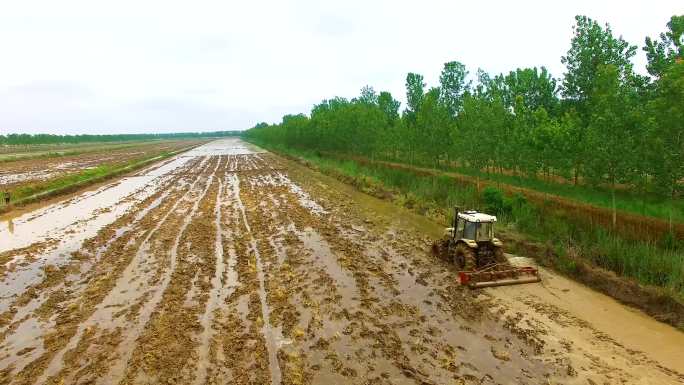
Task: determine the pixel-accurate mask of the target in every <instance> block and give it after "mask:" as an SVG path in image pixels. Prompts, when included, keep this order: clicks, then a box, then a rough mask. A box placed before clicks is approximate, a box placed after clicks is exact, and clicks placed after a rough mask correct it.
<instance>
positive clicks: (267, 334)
mask: <svg viewBox="0 0 684 385" xmlns="http://www.w3.org/2000/svg"><path fill="white" fill-rule="evenodd" d="M256 167H257V166H256V165H255V164H253V163H249V162H248V165H247V167H246V169H247V170H253V169H255V168H256ZM240 184H241V183H240V178H239V177H236V178H235V185H234V186H235V189H236V194H235V199H236V200H237V206H238V209H239V210H240V213H241V215H242V220H243V225H244V228H245V230H246V232H247V235H248V237H249V247H250V251H251V253H252V255H253V256H254V263H255V269H256V278H257V283H258V294H257V295H258V301H259V303H260V305H261V321H260V322H261V323H262V324H263V326H262V328H261V330H262V333H263V336H264V339H265V340H266V350H267V353H268V369H269V372H270V373H269V374H270V378H271V384H273V385H276V384H280V383H281V372H280V366H279V365H278V356H277V350H278V344H279V343H280V341H278V340H277V339H278V336H277V335H276V334H275V333H277V331H276V330H274V329H273V328H272V327H271V321H270V313H271V312H270V310H269V306H268V302H267V299H266V283H265V282H264V281H265V279H266V278H265V273H264V265H263V262H262V257H261V253H260V252H259V247H258V245H257V240H256V238H255V234H254V233H253V232H252V228H251V226H250V223H249V220H248V218H247V212H246V209H245V205H244V203H243V197H245V193H244V192H243V190H242V189H241V188H240ZM257 235H258V234H257ZM250 296H251V298H250V302H251V303H252V304H253V303H254V302H256V301H255V294H254V293H252V294H251V295H250Z"/></svg>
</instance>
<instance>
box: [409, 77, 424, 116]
mask: <svg viewBox="0 0 684 385" xmlns="http://www.w3.org/2000/svg"><path fill="white" fill-rule="evenodd" d="M424 88H425V83H424V82H423V75H419V74H415V73H413V72H409V73H408V75H406V103H407V104H408V110H409V111H411V112H413V113H415V112H417V111H418V110H419V109H420V106H421V104H422V103H423V95H424V93H425V91H424Z"/></svg>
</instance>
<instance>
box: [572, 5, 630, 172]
mask: <svg viewBox="0 0 684 385" xmlns="http://www.w3.org/2000/svg"><path fill="white" fill-rule="evenodd" d="M575 21H576V25H575V26H574V27H573V31H574V36H573V38H572V41H571V45H570V49H569V50H568V53H567V54H566V56H563V57H562V58H561V62H562V63H563V64H565V66H566V68H567V72H566V73H565V77H564V79H563V88H562V92H563V95H564V96H565V97H566V98H567V101H568V103H569V105H570V106H571V108H573V109H575V110H576V111H577V113H578V116H579V118H580V121H581V123H580V125H579V126H578V127H577V129H576V130H574V134H575V135H577V136H576V137H575V138H573V141H574V142H576V143H577V145H578V146H577V148H578V149H586V148H587V146H585V140H586V132H585V131H586V128H587V126H588V125H589V119H590V106H591V104H592V102H591V101H590V97H591V95H592V93H594V90H595V89H596V86H597V76H598V74H599V68H601V67H605V66H607V65H610V66H612V67H613V68H614V70H615V73H616V74H617V78H618V80H619V81H620V82H625V81H632V80H633V79H634V76H633V71H632V62H631V58H632V57H633V56H634V55H635V53H636V46H632V45H629V43H627V42H626V41H625V40H623V39H622V38H621V37H620V38H615V37H614V36H613V32H612V30H611V29H610V26H609V25H608V24H606V26H605V28H603V27H601V26H600V25H599V24H598V23H597V22H596V21H594V20H592V19H590V18H588V17H586V16H576V17H575ZM573 156H574V162H573V163H574V172H575V184H577V182H578V179H579V174H580V170H581V169H582V166H583V164H584V160H585V159H586V158H587V154H586V153H585V152H584V151H580V152H578V153H575V154H573Z"/></svg>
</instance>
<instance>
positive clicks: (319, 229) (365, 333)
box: [245, 172, 540, 383]
mask: <svg viewBox="0 0 684 385" xmlns="http://www.w3.org/2000/svg"><path fill="white" fill-rule="evenodd" d="M246 180H247V182H246V183H245V184H246V185H248V186H249V185H250V182H251V185H252V186H253V187H252V188H251V189H249V190H248V193H247V194H245V196H247V197H249V199H248V198H245V205H246V206H247V208H248V210H247V212H248V213H252V212H253V214H252V215H251V216H250V218H253V220H254V222H255V223H254V228H255V233H256V234H259V235H260V236H261V235H264V236H267V235H268V234H276V236H274V237H271V239H263V240H262V239H258V242H259V247H260V250H261V254H262V256H263V257H264V259H265V260H266V261H267V263H266V265H267V266H269V268H267V270H268V271H267V274H266V276H267V279H266V280H267V281H268V282H269V284H268V286H267V287H268V289H267V291H268V298H269V303H270V305H271V309H273V310H272V314H271V317H272V320H273V322H274V325H282V327H283V335H284V337H287V338H291V339H292V340H293V341H295V343H294V344H293V346H292V347H291V348H286V349H282V350H281V351H279V354H278V355H279V359H280V364H281V367H282V370H283V383H311V381H313V382H314V383H326V382H331V381H332V382H340V381H342V382H348V381H356V380H355V378H359V377H360V378H365V379H366V380H368V379H371V380H372V381H376V382H378V383H385V382H396V381H400V382H402V381H404V382H405V381H408V382H415V383H443V382H446V381H453V379H454V378H459V379H466V380H475V379H478V380H480V379H482V378H485V377H486V376H488V375H489V374H487V373H489V372H490V369H491V371H492V372H496V371H497V370H496V368H493V367H492V368H490V367H489V366H493V365H484V366H481V370H478V368H477V367H475V366H474V365H472V364H469V363H468V362H464V363H461V364H457V363H455V362H454V358H453V357H455V356H456V355H458V354H459V352H458V350H459V348H460V349H469V350H470V348H471V347H472V346H471V345H475V343H476V342H478V341H477V340H480V342H481V341H484V343H482V345H483V346H486V349H481V351H480V352H478V351H477V350H475V349H472V350H471V352H472V353H473V354H475V353H481V354H486V355H484V356H482V357H481V359H480V360H475V362H477V361H480V362H487V361H490V362H491V361H492V357H491V353H490V352H489V346H490V345H491V344H490V343H488V342H489V341H487V340H486V339H485V338H483V337H476V336H469V335H468V334H472V333H471V332H468V331H464V330H461V329H459V326H460V325H459V323H458V322H456V323H455V325H454V323H453V322H452V326H451V327H454V326H455V328H456V329H457V331H458V330H460V333H455V334H456V335H454V333H452V334H451V335H449V337H450V338H449V339H450V340H451V341H454V340H455V338H457V337H460V339H461V340H463V339H464V338H465V339H466V340H470V341H471V344H466V347H464V346H460V345H458V344H454V345H453V346H452V345H450V344H444V343H441V342H440V338H439V336H440V335H442V334H443V333H441V332H440V331H439V328H438V327H439V326H441V327H444V326H445V325H437V324H436V322H435V323H431V322H429V320H428V318H427V317H426V316H425V315H421V314H420V313H419V312H418V310H417V306H416V305H415V304H408V303H403V301H402V299H401V298H400V297H397V295H398V294H399V293H400V291H399V290H398V289H397V287H396V286H397V285H398V284H399V282H398V281H397V279H396V278H394V277H393V276H392V274H390V273H387V272H386V271H385V268H384V267H383V266H384V265H388V264H387V263H386V261H384V260H382V259H379V258H374V257H373V254H372V253H369V252H368V250H367V249H366V248H364V247H362V245H360V244H356V243H355V242H352V241H350V240H349V239H351V240H354V239H355V238H358V237H356V236H355V235H354V234H352V233H346V232H345V231H344V225H345V223H344V221H345V219H343V218H334V217H333V216H330V215H325V214H323V215H321V214H315V213H314V212H316V211H314V210H313V209H312V208H311V207H312V203H311V202H307V201H306V194H305V193H303V191H302V190H301V188H299V187H296V186H295V187H293V186H292V184H293V183H292V182H291V181H290V180H289V178H287V177H286V176H284V175H282V174H279V173H272V172H271V173H263V175H258V176H257V175H253V176H251V178H249V177H247V178H246ZM245 190H247V188H246V189H245ZM303 195H304V196H303ZM265 202H266V204H265ZM260 219H261V220H260ZM340 220H341V221H342V222H340ZM347 227H348V226H347ZM283 229H287V230H286V231H283ZM375 241H377V239H376V240H375ZM359 243H361V244H364V243H368V241H366V242H359ZM283 244H285V245H287V246H286V247H285V249H286V250H285V251H284V252H283V250H282V249H281V250H278V248H282V245H283ZM274 245H275V246H274ZM279 245H280V246H279ZM282 254H286V257H285V262H284V263H280V264H279V263H278V261H279V260H282V259H283V258H282V256H279V255H282ZM399 257H401V255H399ZM376 259H379V260H376ZM298 270H299V271H298ZM312 270H313V271H316V272H317V276H315V277H310V276H311V275H312V274H311V273H312ZM328 273H331V274H333V275H334V277H333V276H331V275H329V274H328ZM283 277H285V279H283ZM312 288H313V289H312ZM316 288H320V290H318V291H317V290H316ZM338 289H339V290H341V291H339V290H338ZM426 297H427V294H426ZM444 307H446V306H444ZM451 316H452V315H451V314H446V312H445V314H443V316H442V318H444V319H448V318H450V317H451ZM307 318H309V322H308V324H307V323H306V321H305V320H306V319H307ZM423 324H430V325H429V326H425V327H423V326H422V325H423ZM463 324H466V322H465V321H463ZM459 334H460V335H459ZM359 346H361V347H360V348H359ZM312 352H313V353H312ZM319 352H320V353H319ZM449 357H452V358H449ZM510 359H511V358H510V357H509V358H508V360H510ZM307 361H308V362H307ZM525 362H526V361H525V360H524V358H522V357H520V356H518V357H516V354H513V363H514V364H515V365H514V368H513V371H511V369H510V368H509V369H502V370H500V377H501V378H513V377H512V376H511V375H515V376H523V374H524V372H518V371H517V369H515V367H518V368H520V369H521V370H523V371H525V370H530V371H531V370H535V371H537V372H539V369H540V368H539V366H538V363H537V362H536V361H534V362H532V363H531V364H526V363H525ZM369 363H372V364H369ZM501 366H506V365H501ZM508 366H510V365H508ZM482 370H484V372H482ZM455 372H460V374H459V375H456V374H454V373H455ZM440 373H441V374H440ZM478 373H479V374H478ZM483 375H485V377H482V376H483ZM402 378H403V379H404V380H401V379H402Z"/></svg>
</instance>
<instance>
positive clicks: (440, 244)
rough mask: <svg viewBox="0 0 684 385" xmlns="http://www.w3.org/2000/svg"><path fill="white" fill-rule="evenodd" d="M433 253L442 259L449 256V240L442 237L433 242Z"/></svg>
mask: <svg viewBox="0 0 684 385" xmlns="http://www.w3.org/2000/svg"><path fill="white" fill-rule="evenodd" d="M432 255H434V256H435V257H437V258H440V259H448V257H449V240H448V239H440V240H437V241H434V242H433V243H432Z"/></svg>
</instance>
